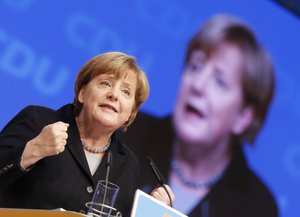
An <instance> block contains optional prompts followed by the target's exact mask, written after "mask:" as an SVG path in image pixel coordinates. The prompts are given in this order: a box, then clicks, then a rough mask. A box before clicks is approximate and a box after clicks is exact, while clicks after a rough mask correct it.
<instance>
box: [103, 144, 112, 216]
mask: <svg viewBox="0 0 300 217" xmlns="http://www.w3.org/2000/svg"><path fill="white" fill-rule="evenodd" d="M111 167H112V152H111V151H110V150H109V151H108V153H107V162H106V176H105V188H104V195H103V201H102V204H105V200H106V194H107V186H108V176H109V173H110V169H111ZM103 209H104V207H103V206H101V213H103ZM110 212H111V211H109V214H110Z"/></svg>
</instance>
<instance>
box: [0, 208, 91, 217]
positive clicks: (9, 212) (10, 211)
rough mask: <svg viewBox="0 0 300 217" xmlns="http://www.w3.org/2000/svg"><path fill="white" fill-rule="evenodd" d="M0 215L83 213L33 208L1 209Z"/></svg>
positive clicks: (68, 216) (73, 216)
mask: <svg viewBox="0 0 300 217" xmlns="http://www.w3.org/2000/svg"><path fill="white" fill-rule="evenodd" d="M0 216H1V217H83V216H85V215H83V214H81V213H77V212H70V211H55V210H34V209H3V208H0Z"/></svg>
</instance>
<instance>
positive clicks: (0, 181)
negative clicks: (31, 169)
mask: <svg viewBox="0 0 300 217" xmlns="http://www.w3.org/2000/svg"><path fill="white" fill-rule="evenodd" d="M33 110H34V109H33V107H32V106H28V107H26V108H24V109H23V110H22V111H20V112H19V113H18V114H17V115H16V116H15V117H14V118H13V119H12V120H11V121H10V122H9V123H8V124H7V125H6V126H5V127H4V128H3V130H2V131H1V133H0V190H2V189H5V188H7V187H8V186H9V185H10V184H11V183H13V182H14V181H16V180H17V179H18V178H20V177H22V176H23V175H25V174H26V171H25V170H22V169H21V167H20V161H21V156H22V153H23V150H24V148H25V145H26V143H27V142H28V141H29V140H31V139H32V138H34V137H35V136H37V134H38V133H39V132H40V129H41V127H38V124H37V121H36V120H35V119H36V118H34V111H33Z"/></svg>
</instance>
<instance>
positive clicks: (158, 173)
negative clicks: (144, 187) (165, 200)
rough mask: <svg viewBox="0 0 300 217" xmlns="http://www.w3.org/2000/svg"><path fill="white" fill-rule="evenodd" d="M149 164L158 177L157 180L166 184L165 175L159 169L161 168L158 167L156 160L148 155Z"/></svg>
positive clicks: (161, 183)
mask: <svg viewBox="0 0 300 217" xmlns="http://www.w3.org/2000/svg"><path fill="white" fill-rule="evenodd" d="M147 160H148V163H149V166H150V168H151V170H152V172H153V174H154V176H155V178H156V180H157V181H158V183H159V184H160V185H164V184H166V180H165V179H164V177H163V176H162V174H161V172H160V171H159V169H158V168H157V166H156V165H155V163H154V161H153V160H152V158H151V157H147Z"/></svg>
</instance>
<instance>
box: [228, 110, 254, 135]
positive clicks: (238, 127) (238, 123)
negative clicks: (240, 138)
mask: <svg viewBox="0 0 300 217" xmlns="http://www.w3.org/2000/svg"><path fill="white" fill-rule="evenodd" d="M253 118H254V108H253V106H246V107H244V108H243V109H242V110H241V112H240V114H239V115H238V117H237V119H236V120H235V122H234V124H233V126H232V133H233V134H234V135H241V134H242V133H244V132H245V130H246V129H247V127H249V125H250V124H251V123H252V121H253Z"/></svg>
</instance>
